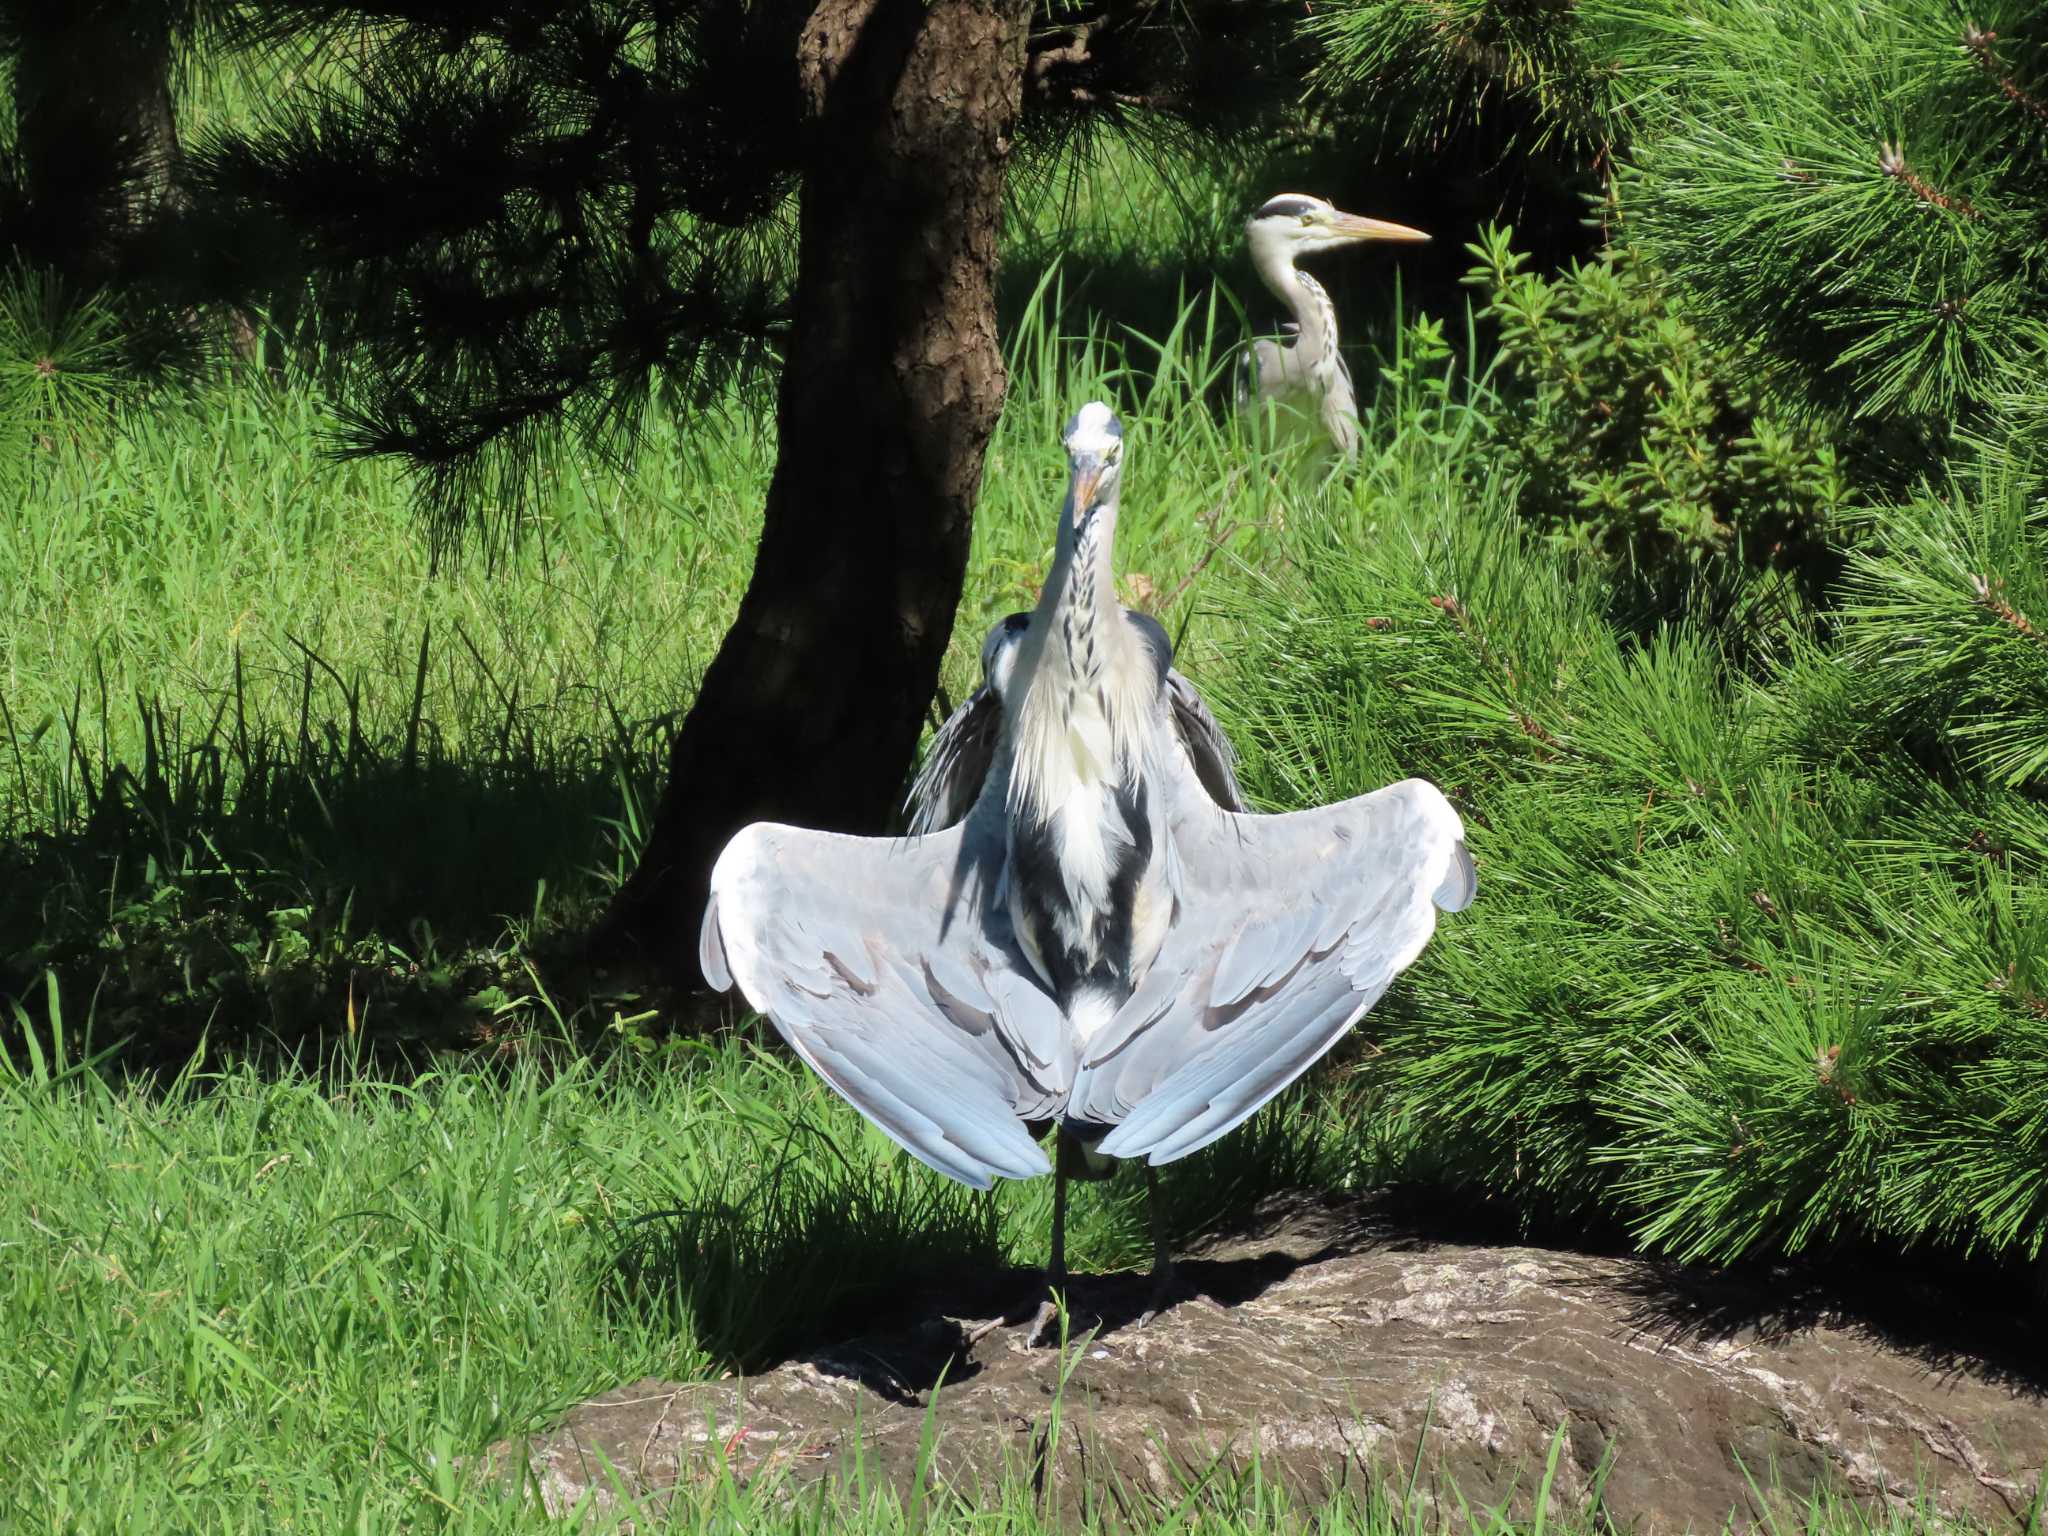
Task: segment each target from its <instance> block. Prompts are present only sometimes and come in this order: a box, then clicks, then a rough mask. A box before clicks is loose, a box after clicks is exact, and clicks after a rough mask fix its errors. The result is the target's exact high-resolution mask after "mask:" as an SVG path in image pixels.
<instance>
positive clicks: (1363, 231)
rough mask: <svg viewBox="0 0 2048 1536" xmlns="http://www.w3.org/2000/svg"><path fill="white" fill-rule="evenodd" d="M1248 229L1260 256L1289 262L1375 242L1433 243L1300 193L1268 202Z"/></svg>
mask: <svg viewBox="0 0 2048 1536" xmlns="http://www.w3.org/2000/svg"><path fill="white" fill-rule="evenodd" d="M1244 229H1245V235H1246V237H1247V238H1248V239H1250V241H1251V244H1252V250H1253V253H1254V254H1255V255H1260V256H1276V257H1279V258H1281V259H1283V260H1285V261H1288V262H1292V261H1294V260H1295V259H1297V258H1299V257H1302V256H1313V255H1315V254H1316V253H1317V252H1318V251H1334V250H1336V249H1337V248H1338V247H1339V246H1344V245H1362V244H1364V243H1365V242H1367V241H1369V240H1379V241H1387V242H1391V243H1395V244H1401V245H1413V244H1416V243H1418V242H1421V241H1424V240H1427V239H1428V238H1429V236H1428V235H1426V234H1424V233H1423V232H1422V231H1421V230H1419V229H1410V228H1409V227H1408V226H1407V225H1406V224H1389V223H1388V222H1387V221H1386V220H1385V219H1368V218H1363V217H1361V216H1360V215H1358V214H1355V213H1345V212H1343V211H1341V210H1340V209H1337V208H1333V207H1332V206H1331V205H1330V204H1328V203H1326V202H1324V201H1323V200H1322V199H1321V198H1320V197H1309V196H1306V195H1305V194H1303V193H1300V192H1283V193H1281V194H1280V195H1279V196H1278V197H1274V198H1268V199H1267V200H1266V203H1265V205H1264V206H1263V207H1262V208H1260V209H1259V211H1258V212H1257V213H1255V214H1253V215H1252V216H1251V217H1250V218H1249V219H1246V220H1245V223H1244Z"/></svg>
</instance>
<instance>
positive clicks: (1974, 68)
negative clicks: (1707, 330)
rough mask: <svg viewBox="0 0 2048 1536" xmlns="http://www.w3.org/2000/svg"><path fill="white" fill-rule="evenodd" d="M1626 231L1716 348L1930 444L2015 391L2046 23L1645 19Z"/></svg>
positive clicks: (2047, 94)
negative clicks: (1650, 77) (1651, 94)
mask: <svg viewBox="0 0 2048 1536" xmlns="http://www.w3.org/2000/svg"><path fill="white" fill-rule="evenodd" d="M1653 30H1654V32H1655V33H1656V34H1657V35H1658V36H1659V37H1660V38H1661V40H1662V42H1663V43H1664V45H1665V46H1664V47H1663V48H1662V49H1660V50H1658V57H1659V59H1660V60H1661V62H1660V64H1659V66H1658V68H1659V71H1660V74H1661V76H1662V81H1661V83H1662V87H1663V88H1662V89H1661V90H1660V92H1659V93H1658V95H1657V97H1656V98H1655V100H1654V102H1653V103H1650V104H1647V105H1646V106H1645V107H1644V108H1643V124H1642V127H1641V129H1640V131H1639V132H1638V134H1637V136H1636V141H1635V147H1634V154H1633V159H1634V162H1635V167H1636V169H1635V171H1634V172H1633V173H1632V174H1630V175H1629V176H1628V177H1627V178H1625V186H1624V191H1623V198H1624V203H1625V205H1626V206H1627V207H1628V209H1629V210H1630V214H1631V219H1632V223H1631V231H1630V233H1631V237H1632V238H1634V239H1636V240H1639V241H1641V242H1642V243H1643V244H1644V245H1645V246H1646V247H1647V248H1648V249H1649V251H1650V252H1651V253H1652V255H1653V256H1654V257H1655V258H1656V259H1657V260H1658V261H1659V263H1660V264H1661V265H1662V266H1664V267H1665V269H1666V270H1667V271H1669V272H1670V274H1671V276H1672V278H1673V279H1674V281H1676V282H1677V283H1679V284H1681V285H1682V286H1683V287H1684V288H1685V289H1686V290H1687V291H1688V292H1689V293H1690V294H1691V295H1693V296H1694V297H1695V299H1696V300H1697V302H1698V303H1699V305H1700V306H1701V311H1702V313H1703V314H1705V315H1706V316H1707V317H1709V319H1710V320H1711V322H1712V324H1713V326H1714V327H1715V328H1716V329H1717V330H1718V331H1720V332H1721V333H1722V334H1724V335H1727V336H1730V337H1736V338H1740V339H1742V340H1743V341H1745V342H1748V343H1752V344H1754V346H1755V347H1756V348H1757V349H1758V353H1759V356H1760V357H1761V358H1762V359H1764V360H1765V361H1767V362H1768V363H1770V364H1771V366H1772V368H1773V370H1774V372H1775V373H1777V374H1778V375H1780V376H1782V377H1784V378H1787V379H1789V380H1791V381H1793V382H1796V383H1797V385H1798V386H1799V387H1800V388H1801V389H1803V390H1804V391H1805V392H1807V393H1808V394H1809V395H1810V396H1812V397H1813V398H1815V399H1817V400H1821V401H1824V402H1827V403H1830V404H1833V405H1836V406H1839V407H1840V408H1841V409H1843V410H1845V411H1846V412H1848V413H1849V414H1851V415H1854V416H1858V417H1864V418H1872V419H1880V420H1886V421H1891V422H1895V423H1899V424H1902V425H1910V426H1912V427H1914V428H1916V429H1917V430H1918V431H1919V432H1920V433H1921V434H1922V435H1924V436H1926V437H1927V438H1928V439H1929V440H1930V441H1933V442H1936V443H1939V442H1941V441H1944V440H1945V439H1946V437H1947V436H1948V434H1949V433H1950V432H1951V431H1952V429H1953V426H1954V425H1955V424H1956V423H1957V422H1962V423H1964V424H1970V423H1974V422H1981V421H1982V420H1983V419H1984V418H1985V416H1986V415H1987V413H1990V412H1992V411H1993V410H1994V408H1995V406H1996V403H1997V402H1998V401H1999V399H2000V397H2001V396H2003V395H2006V394H2008V393H2011V392H2015V391H2017V392H2018V393H2020V394H2023V395H2025V394H2034V393H2038V392H2039V389H2040V385H2039V379H2040V372H2041V366H2042V361H2043V357H2044V347H2048V328H2044V326H2043V323H2042V317H2043V315H2044V314H2048V263H2044V262H2043V260H2042V251H2043V247H2042V243H2041V219H2042V213H2043V209H2044V202H2048V159H2044V153H2043V152H2044V149H2048V23H2044V18H2043V15H2042V13H2041V11H2040V8H2039V7H2038V6H2033V5H2029V4H2026V3H2023V0H1982V3H1977V4H1973V5H1970V6H1966V7H1959V6H1957V5H1954V4H1952V3H1950V0H1874V3H1872V4H1868V5H1857V6H1853V7H1849V6H1823V7H1819V8H1814V7H1808V6H1798V7H1794V6H1790V5H1784V4H1780V3H1777V0H1712V3H1709V4H1706V5H1703V6H1688V7H1686V8H1685V10H1684V12H1683V14H1681V13H1680V12H1679V11H1678V10H1677V8H1671V9H1670V10H1668V11H1660V12H1659V13H1658V14H1657V16H1656V18H1655V21H1654V24H1653Z"/></svg>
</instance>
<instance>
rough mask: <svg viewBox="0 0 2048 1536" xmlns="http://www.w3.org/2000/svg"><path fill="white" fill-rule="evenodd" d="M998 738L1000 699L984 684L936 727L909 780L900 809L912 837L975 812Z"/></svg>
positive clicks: (1001, 710)
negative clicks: (921, 761)
mask: <svg viewBox="0 0 2048 1536" xmlns="http://www.w3.org/2000/svg"><path fill="white" fill-rule="evenodd" d="M1002 734H1003V701H1002V700H1001V699H1000V698H998V697H997V696H996V691H995V690H994V689H993V688H990V687H989V686H988V685H987V684H983V685H982V686H981V687H979V688H977V689H975V690H974V692H972V693H970V694H969V695H968V696H967V699H966V701H965V702H964V703H963V704H961V706H960V707H959V708H958V709H956V710H954V711H953V713H952V714H951V715H950V716H948V717H947V720H946V723H945V724H944V725H942V726H940V727H939V730H938V734H937V735H935V736H934V737H932V749H931V751H929V752H927V753H926V754H925V759H924V766H923V767H922V768H920V769H918V770H917V777H916V778H915V779H914V780H912V781H911V785H910V793H909V795H907V796H906V797H905V798H904V801H903V808H904V809H905V810H907V811H908V812H910V832H911V835H912V836H913V837H922V836H924V835H925V834H926V833H928V832H936V831H938V830H939V829H940V828H942V827H950V826H953V825H954V824H956V823H957V822H958V821H959V820H960V819H961V818H962V817H964V816H965V815H966V814H967V813H968V812H969V811H970V810H972V809H973V808H974V802H975V801H976V800H978V799H979V798H981V786H982V783H983V781H984V780H986V779H987V778H988V769H989V764H990V763H992V762H993V761H995V755H996V743H997V742H998V741H1000V740H1001V739H1002Z"/></svg>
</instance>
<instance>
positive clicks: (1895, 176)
mask: <svg viewBox="0 0 2048 1536" xmlns="http://www.w3.org/2000/svg"><path fill="white" fill-rule="evenodd" d="M1877 168H1878V169H1879V170H1880V171H1882V172H1884V174H1885V175H1887V176H1889V177H1891V179H1892V180H1893V181H1896V182H1897V183H1899V185H1900V186H1902V187H1904V188H1905V189H1906V190H1907V191H1909V192H1911V193H1912V194H1913V195H1914V196H1915V197H1917V198H1919V199H1920V201H1921V202H1923V203H1928V204H1931V205H1932V206H1934V207H1936V208H1939V209H1941V210H1942V212H1944V213H1953V214H1958V215H1960V216H1961V217H1963V218H1966V219H1981V218H1983V217H1984V215H1983V214H1981V213H1979V212H1978V211H1977V210H1976V208H1975V207H1974V206H1972V204H1971V202H1970V200H1969V199H1968V198H1967V197H1964V196H1963V195H1962V194H1961V193H1959V192H1944V191H1942V190H1941V189H1940V188H1939V187H1937V186H1934V185H1932V184H1931V183H1930V182H1928V181H1926V180H1925V179H1923V178H1922V177H1921V176H1920V175H1919V174H1918V173H1917V172H1916V171H1915V170H1914V169H1913V168H1912V166H1910V165H1908V164H1907V163H1906V152H1905V151H1904V150H1903V149H1902V148H1900V147H1899V146H1898V145H1897V144H1889V143H1887V144H1880V145H1879V146H1878V150H1877Z"/></svg>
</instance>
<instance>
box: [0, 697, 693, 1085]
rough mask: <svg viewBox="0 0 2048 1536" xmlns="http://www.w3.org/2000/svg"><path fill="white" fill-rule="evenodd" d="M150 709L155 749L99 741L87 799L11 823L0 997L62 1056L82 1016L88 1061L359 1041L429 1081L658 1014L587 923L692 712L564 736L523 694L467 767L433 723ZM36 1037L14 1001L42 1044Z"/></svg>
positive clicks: (83, 773)
mask: <svg viewBox="0 0 2048 1536" xmlns="http://www.w3.org/2000/svg"><path fill="white" fill-rule="evenodd" d="M308 686H309V691H308V697H309V700H310V698H311V697H312V696H313V695H312V691H311V683H310V679H309V685H308ZM139 707H141V708H143V709H144V712H145V716H144V728H145V732H146V739H147V750H146V752H145V754H144V756H143V760H142V761H141V762H140V763H132V764H131V763H116V764H113V765H111V766H109V765H107V764H106V763H104V762H103V761H97V760H93V759H88V758H87V757H86V756H85V755H84V754H83V753H82V752H81V753H79V754H77V755H76V757H75V760H74V763H73V765H72V770H73V771H72V773H71V775H70V783H71V785H72V799H71V801H70V803H69V804H68V805H65V806H63V807H61V808H60V809H58V810H57V811H56V813H55V814H54V815H53V816H52V817H51V818H50V823H49V824H46V825H45V826H43V827H41V828H37V829H34V830H29V829H21V828H17V829H16V830H15V831H14V832H13V833H12V834H11V835H9V836H7V837H5V838H4V839H0V999H4V998H13V999H15V1000H17V1002H18V1004H19V1005H20V1007H21V1009H22V1010H23V1012H24V1013H25V1014H26V1018H27V1021H28V1023H29V1025H30V1026H31V1027H33V1028H35V1029H36V1030H37V1032H38V1037H39V1039H40V1040H41V1041H43V1042H44V1044H45V1046H46V1047H47V1046H48V1045H49V1044H50V1042H51V1041H52V1040H53V1038H54V1037H55V1036H56V1034H57V1033H58V1032H59V1031H60V1030H61V1033H62V1035H63V1037H64V1038H65V1039H66V1041H67V1042H68V1046H67V1049H66V1051H65V1053H64V1054H65V1055H66V1056H67V1057H69V1058H70V1059H73V1060H75V1059H77V1057H78V1056H79V1055H80V1054H82V1053H84V1052H86V1051H87V1050H88V1049H89V1050H91V1051H100V1050H105V1049H108V1048H115V1050H114V1054H113V1055H112V1056H111V1057H109V1058H108V1059H107V1063H106V1064H107V1066H108V1067H109V1068H110V1069H114V1070H138V1071H146V1070H158V1071H175V1070H176V1069H178V1068H179V1067H182V1066H183V1065H185V1063H186V1062H188V1061H189V1060H191V1059H192V1057H193V1054H194V1052H195V1051H197V1050H199V1049H200V1048H201V1047H202V1044H203V1046H204V1049H205V1050H206V1051H207V1052H208V1053H209V1054H211V1055H212V1056H213V1057H214V1058H215V1059H219V1058H221V1057H243V1058H255V1059H258V1060H263V1061H268V1062H271V1063H273V1064H275V1065H277V1066H280V1067H282V1066H284V1065H285V1064H287V1063H293V1062H296V1063H298V1064H299V1065H301V1066H307V1067H313V1068H316V1069H317V1068H319V1067H320V1066H321V1065H322V1063H323V1062H324V1060H325V1058H326V1057H327V1056H328V1055H329V1054H330V1052H331V1051H332V1050H333V1049H334V1048H335V1047H337V1046H345V1047H347V1048H348V1049H349V1050H350V1051H352V1052H354V1053H355V1054H356V1055H357V1056H358V1057H359V1058H361V1059H367V1060H368V1061H370V1062H371V1063H373V1067H372V1069H373V1070H389V1071H391V1072H393V1073H396V1074H399V1075H405V1074H407V1073H409V1072H411V1071H414V1070H418V1069H419V1068H420V1066H421V1065H422V1064H423V1063H424V1061H425V1060H426V1059H428V1058H430V1057H431V1055H432V1054H433V1053H434V1052H435V1051H437V1050H442V1049H449V1048H460V1049H469V1048H475V1047H480V1046H481V1047H490V1046H492V1045H494V1044H496V1043H499V1042H501V1041H503V1040H505V1039H507V1038H510V1037H514V1036H517V1035H520V1034H523V1033H526V1032H528V1031H530V1030H531V1029H532V1028H533V1027H534V1026H535V1025H537V1024H544V1025H548V1026H550V1027H553V1028H555V1029H556V1030H557V1031H559V1030H560V1029H561V1028H563V1027H566V1028H569V1029H571V1030H573V1029H575V1028H576V1027H577V1021H578V1020H582V1021H585V1022H588V1023H589V1024H591V1025H592V1026H593V1027H595V1026H596V1025H598V1024H600V1023H601V1022H602V1019H603V1018H604V1017H607V1016H608V1015H609V1013H610V1012H611V1011H612V1010H613V1008H617V1009H619V1010H620V1011H623V1012H626V1013H629V1014H630V1013H637V1012H640V1011H643V1006H644V1005H642V1004H640V1003H639V1000H638V999H635V998H632V997H630V996H617V997H615V996H612V995H611V994H610V993H609V992H608V990H607V988H606V985H605V983H604V981H603V979H602V978H600V977H596V976H594V975H592V974H590V973H589V971H588V970H587V968H586V967H584V966H583V964H582V960H581V942H580V933H581V930H582V929H583V927H584V925H585V924H587V923H588V922H589V921H590V919H591V917H592V915H593V914H594V913H595V912H596V911H597V909H598V907H599V905H600V903H601V902H602V900H603V899H604V894H605V889H606V885H607V875H609V878H610V879H613V880H616V879H619V878H623V875H624V869H625V865H626V863H627V862H628V860H629V858H630V851H629V845H630V835H629V834H628V833H627V832H626V831H625V830H624V829H625V826H626V823H627V822H628V821H629V820H630V818H629V817H628V815H627V811H628V804H629V801H632V802H638V801H643V800H645V799H646V798H649V797H651V794H652V787H653V783H654V777H655V773H656V766H655V765H656V762H657V761H658V754H659V751H660V748H661V745H662V744H663V742H664V741H665V740H666V734H667V731H668V730H669V729H670V728H671V726H672V721H669V720H654V721H648V722H642V723H640V724H639V725H637V726H633V727H627V726H624V725H623V724H622V725H621V728H620V733H619V735H618V736H617V738H616V739H613V740H609V741H596V740H592V741H579V742H555V743H551V744H543V743H542V742H539V741H537V740H535V739H534V737H533V735H532V734H531V732H530V730H529V729H527V728H526V727H524V726H523V725H522V722H521V719H520V717H519V715H518V713H517V711H516V710H510V711H508V712H507V714H506V716H505V717H504V719H503V720H502V721H501V722H500V725H501V729H500V731H499V733H498V737H497V740H496V741H495V742H494V743H492V744H490V745H489V746H487V747H486V748H485V749H483V750H481V751H473V752H472V753H471V754H469V755H467V756H464V757H461V758H457V757H455V756H454V755H452V754H451V753H450V752H449V751H448V750H447V748H446V747H444V745H443V744H442V742H441V739H440V737H439V735H438V733H437V732H436V731H435V729H434V727H433V723H432V722H431V721H416V722H415V723H414V725H413V728H412V730H411V732H410V733H409V736H408V737H407V738H406V739H401V740H383V739H372V738H369V737H367V736H365V735H364V734H363V733H362V731H360V730H359V729H358V727H357V724H356V722H355V719H354V715H353V711H351V712H350V715H349V716H348V718H347V719H346V720H345V721H344V722H343V723H342V724H339V725H337V724H335V723H332V722H326V723H315V722H314V720H313V719H312V718H311V715H310V711H309V713H308V715H307V717H306V718H305V719H302V721H301V722H300V728H299V730H298V732H297V733H296V735H295V736H292V735H279V734H275V733H272V732H266V731H262V730H251V729H248V728H246V727H243V726H241V725H239V723H238V722H237V720H236V718H235V711H234V710H233V708H232V707H231V706H224V708H223V710H222V712H221V714H220V715H218V716H216V717H215V718H214V719H213V720H212V721H211V722H210V724H208V725H205V726H204V727H193V726H192V725H191V724H190V722H189V721H186V720H184V719H182V718H181V717H175V716H170V715H167V714H165V713H164V712H162V711H158V710H156V709H154V708H153V707H152V706H149V705H147V704H144V705H142V706H139ZM80 726H81V722H79V721H75V720H74V721H73V722H72V723H71V734H72V736H73V737H74V738H77V737H78V736H79V735H80ZM83 729H84V731H85V732H86V733H87V734H88V735H89V734H90V731H91V727H90V726H89V725H86V726H84V727H83ZM24 747H25V744H23V743H20V742H15V743H13V744H12V747H11V752H10V747H9V744H8V742H7V741H6V739H5V738H4V737H0V773H5V774H6V775H7V777H9V778H10V779H12V778H14V777H15V776H16V774H17V773H22V774H26V773H28V772H37V771H39V769H38V768H36V767H32V766H31V765H30V763H29V760H28V759H27V758H26V757H25V756H23V755H22V754H23V752H24ZM8 755H13V756H14V757H15V761H14V762H12V763H9V762H7V761H6V757H7V756H8ZM22 788H23V792H24V793H26V789H27V786H26V782H25V781H24V782H23V785H22ZM53 989H54V996H53ZM608 1005H609V1006H608ZM22 1029H23V1020H22V1019H21V1018H20V1017H18V1016H17V1015H16V1014H15V1012H14V1010H13V1009H10V1008H6V1007H5V1006H4V1005H0V1041H4V1042H5V1043H6V1044H7V1046H8V1048H9V1050H10V1051H11V1052H13V1053H14V1059H15V1060H17V1061H19V1060H21V1059H22V1057H21V1054H20V1050H19V1047H20V1044H21V1039H20V1037H21V1033H22ZM88 1039H89V1040H90V1046H89V1047H88V1046H87V1043H86V1042H87V1041H88Z"/></svg>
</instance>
